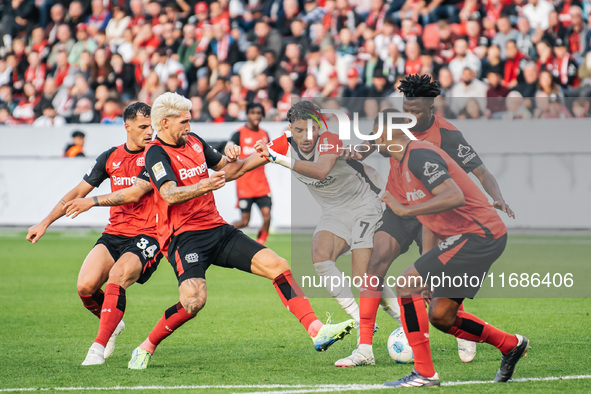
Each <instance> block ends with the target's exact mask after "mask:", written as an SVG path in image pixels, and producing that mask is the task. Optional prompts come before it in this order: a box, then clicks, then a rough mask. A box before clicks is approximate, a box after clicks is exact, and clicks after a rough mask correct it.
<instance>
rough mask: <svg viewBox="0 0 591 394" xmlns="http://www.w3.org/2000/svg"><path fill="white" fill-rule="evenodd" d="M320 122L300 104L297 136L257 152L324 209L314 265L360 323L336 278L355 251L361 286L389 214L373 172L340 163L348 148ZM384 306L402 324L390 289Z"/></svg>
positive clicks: (292, 114) (293, 125)
mask: <svg viewBox="0 0 591 394" xmlns="http://www.w3.org/2000/svg"><path fill="white" fill-rule="evenodd" d="M318 116H320V108H319V107H318V106H317V105H316V104H314V103H313V102H311V101H300V102H298V103H296V104H294V105H293V106H292V107H291V108H290V110H289V111H288V113H287V119H288V120H289V122H290V129H291V136H288V135H286V134H284V135H282V136H281V137H279V138H277V139H275V140H273V141H272V142H271V143H270V144H269V145H267V144H265V143H264V141H258V142H257V144H255V148H256V149H257V150H258V151H259V152H260V155H261V157H263V158H264V159H265V160H267V161H269V162H272V163H277V164H280V165H283V166H284V167H287V168H289V169H290V170H292V171H293V174H294V176H295V177H296V178H297V179H298V180H299V181H301V182H302V183H304V184H306V185H307V186H308V189H309V190H310V193H311V194H312V196H313V197H314V198H315V199H316V201H317V202H318V203H319V205H320V207H321V208H322V216H321V218H320V220H319V224H318V226H317V227H316V230H315V231H314V238H313V247H312V262H313V263H314V268H315V269H316V272H317V273H318V275H319V276H320V278H321V279H322V281H323V283H324V284H325V287H326V288H327V290H328V292H329V293H330V295H331V296H332V297H333V298H334V299H335V300H337V302H338V303H339V305H340V306H341V307H342V308H343V309H344V310H345V311H346V312H347V313H348V314H349V315H350V316H351V317H352V318H353V319H355V321H357V322H358V321H359V319H360V316H359V306H358V304H357V302H356V300H355V297H354V296H353V292H352V291H351V287H350V284H349V283H348V281H342V280H336V278H335V279H334V280H332V279H331V278H333V277H337V278H338V279H341V278H343V273H342V272H341V271H340V270H339V268H337V266H336V263H335V262H336V260H337V258H338V257H339V256H342V255H343V254H346V253H347V252H349V251H350V252H351V253H352V274H353V275H352V276H353V279H355V278H356V277H358V278H360V279H357V280H354V281H353V282H354V283H355V282H357V283H361V280H362V279H363V277H364V274H365V272H366V268H367V264H368V261H369V257H370V255H371V250H372V247H373V234H374V231H375V229H376V226H377V224H378V222H379V221H380V219H381V216H382V213H383V206H382V203H381V202H380V200H379V199H378V193H380V186H379V185H378V184H379V183H380V182H379V181H377V178H379V177H377V174H376V172H375V170H374V169H373V168H371V167H368V166H367V165H363V164H362V163H360V162H358V161H354V160H344V159H339V158H338V150H337V147H340V146H342V142H341V141H340V140H339V137H338V135H337V134H334V133H331V132H329V131H326V130H324V131H321V126H320V123H319V122H317V121H316V120H317V119H318ZM310 119H312V120H314V121H313V122H312V135H311V137H312V138H311V139H310V138H308V137H309V136H308V120H310ZM343 282H345V283H343ZM335 284H338V285H336V286H334V285H335ZM381 306H382V308H383V309H384V311H386V312H387V313H388V314H389V315H390V316H392V317H393V318H394V319H396V320H397V321H398V322H399V323H400V318H399V316H400V309H399V307H398V304H397V302H396V296H395V295H394V292H393V291H392V290H391V289H390V288H387V287H385V290H384V292H383V296H382V300H381ZM360 363H362V364H360ZM367 364H370V365H371V364H375V361H374V359H373V357H372V358H370V359H367V358H365V357H364V358H358V359H357V358H356V357H355V354H353V355H352V356H350V357H348V358H346V359H343V360H339V361H337V362H336V363H335V365H336V366H339V367H349V366H356V365H367Z"/></svg>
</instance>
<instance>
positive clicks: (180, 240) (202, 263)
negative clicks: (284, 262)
mask: <svg viewBox="0 0 591 394" xmlns="http://www.w3.org/2000/svg"><path fill="white" fill-rule="evenodd" d="M262 249H265V247H264V246H263V245H261V244H259V243H258V242H256V241H254V240H253V239H251V238H249V237H248V236H246V234H244V233H243V232H242V231H240V230H238V229H237V228H235V227H234V226H231V225H229V224H224V225H221V226H219V227H214V228H211V229H207V230H199V231H186V232H184V233H181V234H179V235H176V236H173V237H172V239H171V240H170V245H169V248H168V258H169V261H170V264H171V265H172V268H173V269H174V273H175V275H176V277H177V279H178V282H179V285H180V284H181V283H182V282H183V281H184V280H186V279H190V278H202V279H205V271H207V269H208V268H209V266H210V265H212V264H213V265H217V266H219V267H224V268H236V269H239V270H241V271H245V272H249V273H250V272H251V271H250V266H251V261H252V258H253V257H254V255H255V254H257V253H258V252H259V251H260V250H262Z"/></svg>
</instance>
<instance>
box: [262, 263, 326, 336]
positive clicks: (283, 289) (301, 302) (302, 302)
mask: <svg viewBox="0 0 591 394" xmlns="http://www.w3.org/2000/svg"><path fill="white" fill-rule="evenodd" d="M273 285H274V286H275V290H277V294H279V298H280V299H281V302H283V305H285V307H286V308H287V310H288V311H290V312H291V313H293V314H294V316H295V317H296V318H297V319H298V320H299V321H300V323H301V324H302V326H304V328H305V329H306V331H308V333H310V335H311V336H314V335H312V333H311V332H310V330H308V329H309V328H310V325H311V324H312V323H314V322H315V321H316V320H318V318H317V317H316V315H315V314H314V311H313V310H312V305H310V301H308V299H307V298H306V297H305V296H304V292H303V291H302V289H301V288H300V286H299V285H298V282H296V281H295V279H294V278H293V276H292V275H291V271H290V270H287V271H285V272H284V273H282V274H280V275H279V276H277V277H276V278H275V279H273ZM321 327H322V326H321ZM316 332H317V331H316Z"/></svg>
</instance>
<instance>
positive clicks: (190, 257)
mask: <svg viewBox="0 0 591 394" xmlns="http://www.w3.org/2000/svg"><path fill="white" fill-rule="evenodd" d="M185 261H186V262H187V263H196V262H198V261H199V255H198V254H197V253H189V254H188V255H186V256H185Z"/></svg>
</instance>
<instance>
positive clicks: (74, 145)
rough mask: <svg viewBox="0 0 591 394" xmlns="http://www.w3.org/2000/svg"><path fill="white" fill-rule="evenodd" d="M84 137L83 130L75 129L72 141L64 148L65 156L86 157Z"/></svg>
mask: <svg viewBox="0 0 591 394" xmlns="http://www.w3.org/2000/svg"><path fill="white" fill-rule="evenodd" d="M84 138H85V135H84V133H83V132H82V131H80V130H75V131H74V132H73V133H72V142H70V143H69V144H68V145H67V146H66V149H64V157H84Z"/></svg>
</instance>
